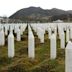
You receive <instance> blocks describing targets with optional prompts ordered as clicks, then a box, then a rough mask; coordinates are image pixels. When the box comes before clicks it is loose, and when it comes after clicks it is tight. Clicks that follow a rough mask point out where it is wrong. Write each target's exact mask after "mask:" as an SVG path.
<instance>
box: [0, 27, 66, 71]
mask: <svg viewBox="0 0 72 72" xmlns="http://www.w3.org/2000/svg"><path fill="white" fill-rule="evenodd" d="M33 33H34V36H35V59H34V60H32V59H29V58H28V53H27V51H28V30H27V28H26V30H25V32H24V34H23V35H22V41H20V42H17V41H16V37H15V57H14V58H12V59H11V58H8V56H7V37H6V44H5V46H0V72H65V50H64V49H61V48H60V40H59V39H58V38H57V58H56V59H54V60H50V40H49V39H48V33H47V32H46V33H45V43H44V44H41V43H40V40H39V39H38V37H37V35H36V33H35V32H33Z"/></svg>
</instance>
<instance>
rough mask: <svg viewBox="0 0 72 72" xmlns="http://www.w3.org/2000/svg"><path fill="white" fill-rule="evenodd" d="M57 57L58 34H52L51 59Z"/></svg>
mask: <svg viewBox="0 0 72 72" xmlns="http://www.w3.org/2000/svg"><path fill="white" fill-rule="evenodd" d="M55 58H56V35H55V34H52V36H51V39H50V59H55Z"/></svg>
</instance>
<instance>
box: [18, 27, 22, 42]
mask: <svg viewBox="0 0 72 72" xmlns="http://www.w3.org/2000/svg"><path fill="white" fill-rule="evenodd" d="M17 41H21V33H20V29H19V28H18V29H17Z"/></svg>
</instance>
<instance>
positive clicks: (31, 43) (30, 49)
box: [28, 26, 35, 59]
mask: <svg viewBox="0 0 72 72" xmlns="http://www.w3.org/2000/svg"><path fill="white" fill-rule="evenodd" d="M34 42H35V41H34V36H33V33H32V31H31V28H30V26H28V57H29V58H32V59H34V58H35V43H34Z"/></svg>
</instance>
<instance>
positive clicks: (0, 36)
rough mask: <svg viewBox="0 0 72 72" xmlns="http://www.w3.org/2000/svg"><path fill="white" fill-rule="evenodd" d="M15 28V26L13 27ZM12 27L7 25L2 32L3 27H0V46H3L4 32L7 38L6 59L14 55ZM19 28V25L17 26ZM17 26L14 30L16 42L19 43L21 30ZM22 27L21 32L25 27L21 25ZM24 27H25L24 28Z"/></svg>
mask: <svg viewBox="0 0 72 72" xmlns="http://www.w3.org/2000/svg"><path fill="white" fill-rule="evenodd" d="M14 26H16V25H14ZM14 26H12V25H8V26H7V27H6V28H5V30H6V31H4V27H5V26H3V25H1V26H0V46H3V45H5V32H6V35H7V36H8V57H14V55H15V51H14V35H13V30H14V31H15V29H14ZM19 26H21V25H19ZM19 26H18V27H17V28H16V30H17V32H16V34H17V35H16V36H17V41H20V40H21V29H20V28H19ZM22 26H23V28H24V29H23V30H22V32H23V31H24V30H25V28H26V26H27V24H26V25H22ZM24 26H25V27H24ZM8 31H9V35H8Z"/></svg>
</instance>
